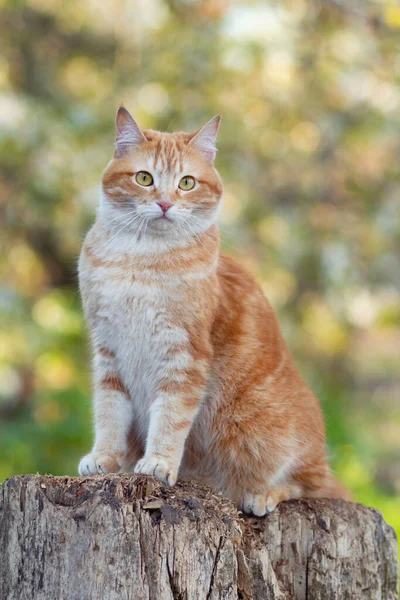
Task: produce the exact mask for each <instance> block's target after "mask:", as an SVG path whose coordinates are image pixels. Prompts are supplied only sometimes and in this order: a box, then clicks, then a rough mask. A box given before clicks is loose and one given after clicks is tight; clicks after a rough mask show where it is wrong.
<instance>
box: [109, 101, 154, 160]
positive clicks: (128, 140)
mask: <svg viewBox="0 0 400 600" xmlns="http://www.w3.org/2000/svg"><path fill="white" fill-rule="evenodd" d="M115 129H116V137H115V155H116V156H117V157H118V158H119V157H121V156H123V155H124V154H126V153H127V152H129V150H130V149H131V148H134V147H135V146H138V145H139V144H142V143H143V142H147V139H146V136H145V135H144V133H143V131H142V130H141V129H140V127H139V125H138V124H137V123H136V121H135V119H134V118H133V117H132V115H131V114H130V112H129V111H127V110H126V108H125V107H124V106H122V105H121V106H120V107H119V109H118V112H117V117H116V119H115Z"/></svg>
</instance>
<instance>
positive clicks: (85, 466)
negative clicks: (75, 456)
mask: <svg viewBox="0 0 400 600" xmlns="http://www.w3.org/2000/svg"><path fill="white" fill-rule="evenodd" d="M121 462H122V455H120V454H116V455H108V454H104V453H101V452H100V453H95V452H91V453H90V454H87V455H86V456H84V457H83V458H82V460H81V462H80V463H79V467H78V471H79V475H106V474H107V473H118V471H119V470H120V469H121Z"/></svg>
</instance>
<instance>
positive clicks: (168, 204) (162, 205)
mask: <svg viewBox="0 0 400 600" xmlns="http://www.w3.org/2000/svg"><path fill="white" fill-rule="evenodd" d="M157 204H158V206H159V207H160V208H161V210H162V211H163V212H164V213H166V212H167V210H168V209H169V208H171V206H173V202H169V200H164V201H163V202H157Z"/></svg>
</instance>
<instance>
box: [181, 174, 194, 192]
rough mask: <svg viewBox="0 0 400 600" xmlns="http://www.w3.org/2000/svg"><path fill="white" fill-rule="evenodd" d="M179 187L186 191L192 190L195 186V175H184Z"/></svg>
mask: <svg viewBox="0 0 400 600" xmlns="http://www.w3.org/2000/svg"><path fill="white" fill-rule="evenodd" d="M179 187H180V189H181V190H184V191H185V192H188V191H189V190H192V189H193V188H194V177H190V175H186V176H185V177H182V179H181V180H180V182H179Z"/></svg>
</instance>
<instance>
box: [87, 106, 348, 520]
mask: <svg viewBox="0 0 400 600" xmlns="http://www.w3.org/2000/svg"><path fill="white" fill-rule="evenodd" d="M219 123H220V117H219V116H216V117H214V118H213V119H211V120H210V121H209V122H208V123H207V124H206V125H205V126H204V127H203V128H201V129H199V130H198V131H196V132H194V133H191V134H188V133H183V132H179V133H160V132H158V131H151V130H144V131H142V130H141V129H140V127H139V126H138V125H137V123H136V122H135V121H134V119H133V118H132V117H131V115H130V114H129V112H128V111H127V110H126V109H125V108H123V107H121V108H120V109H119V110H118V113H117V119H116V129H117V137H116V142H115V147H116V151H115V155H114V158H113V159H112V160H111V162H110V163H109V164H108V166H107V168H106V169H105V171H104V174H103V178H102V194H101V202H100V208H99V211H98V215H97V220H96V222H95V224H94V226H93V227H92V229H91V230H90V232H89V234H88V235H87V237H86V240H85V242H84V245H83V249H82V253H81V257H80V262H79V278H80V288H81V293H82V299H83V306H84V310H85V315H86V318H87V321H88V323H89V327H90V330H91V337H92V343H93V351H94V413H95V430H96V436H95V443H94V447H93V450H92V452H91V453H90V454H88V455H87V456H85V457H84V458H83V459H82V460H81V462H80V464H79V473H80V474H81V475H94V474H96V473H110V472H118V471H132V470H133V471H134V472H135V473H147V474H149V475H155V476H156V477H157V478H158V479H160V480H161V481H162V482H164V483H165V484H167V485H174V483H175V482H176V479H177V477H178V474H179V476H180V477H182V478H193V479H197V480H199V481H201V482H204V483H206V484H209V485H211V486H212V487H213V488H214V489H215V490H218V491H222V492H223V493H224V494H225V495H227V496H228V497H230V498H231V499H232V500H233V501H234V502H235V503H236V504H237V506H238V507H240V508H241V509H242V510H243V511H245V512H248V513H253V514H254V515H258V516H262V515H264V514H266V512H269V511H272V510H273V509H274V508H275V507H276V505H277V504H278V503H279V502H280V501H282V500H286V499H289V498H299V497H302V496H303V497H304V496H307V497H342V498H346V497H348V492H347V491H346V490H345V488H344V487H343V486H341V484H340V483H339V482H338V481H337V480H336V479H335V478H334V477H333V476H332V474H331V471H330V468H329V466H328V463H327V460H326V455H325V434H324V423H323V419H322V415H321V411H320V408H319V405H318V401H317V400H316V398H315V397H314V395H313V394H312V392H311V391H310V390H309V389H308V387H307V385H306V384H305V383H304V381H303V380H302V379H301V377H300V375H299V374H298V372H297V370H296V367H295V366H294V363H293V360H292V358H291V356H290V354H289V351H288V349H287V347H286V345H285V342H284V340H283V338H282V335H281V333H280V330H279V327H278V324H277V320H276V317H275V315H274V312H273V310H272V308H271V307H270V305H269V303H268V301H267V300H266V298H265V297H264V296H263V294H262V292H261V290H260V288H259V286H258V285H257V283H256V281H255V280H254V278H253V277H252V276H251V275H250V274H249V273H248V272H247V271H246V270H245V269H243V268H242V267H241V266H240V265H238V264H237V263H236V262H235V261H234V260H232V259H231V258H229V257H228V256H225V255H223V254H221V253H220V243H219V234H218V227H217V225H216V219H217V216H218V211H219V207H220V202H221V197H222V183H221V179H220V177H219V175H218V173H217V171H216V170H215V168H214V166H213V163H214V158H215V154H216V136H217V132H218V128H219Z"/></svg>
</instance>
